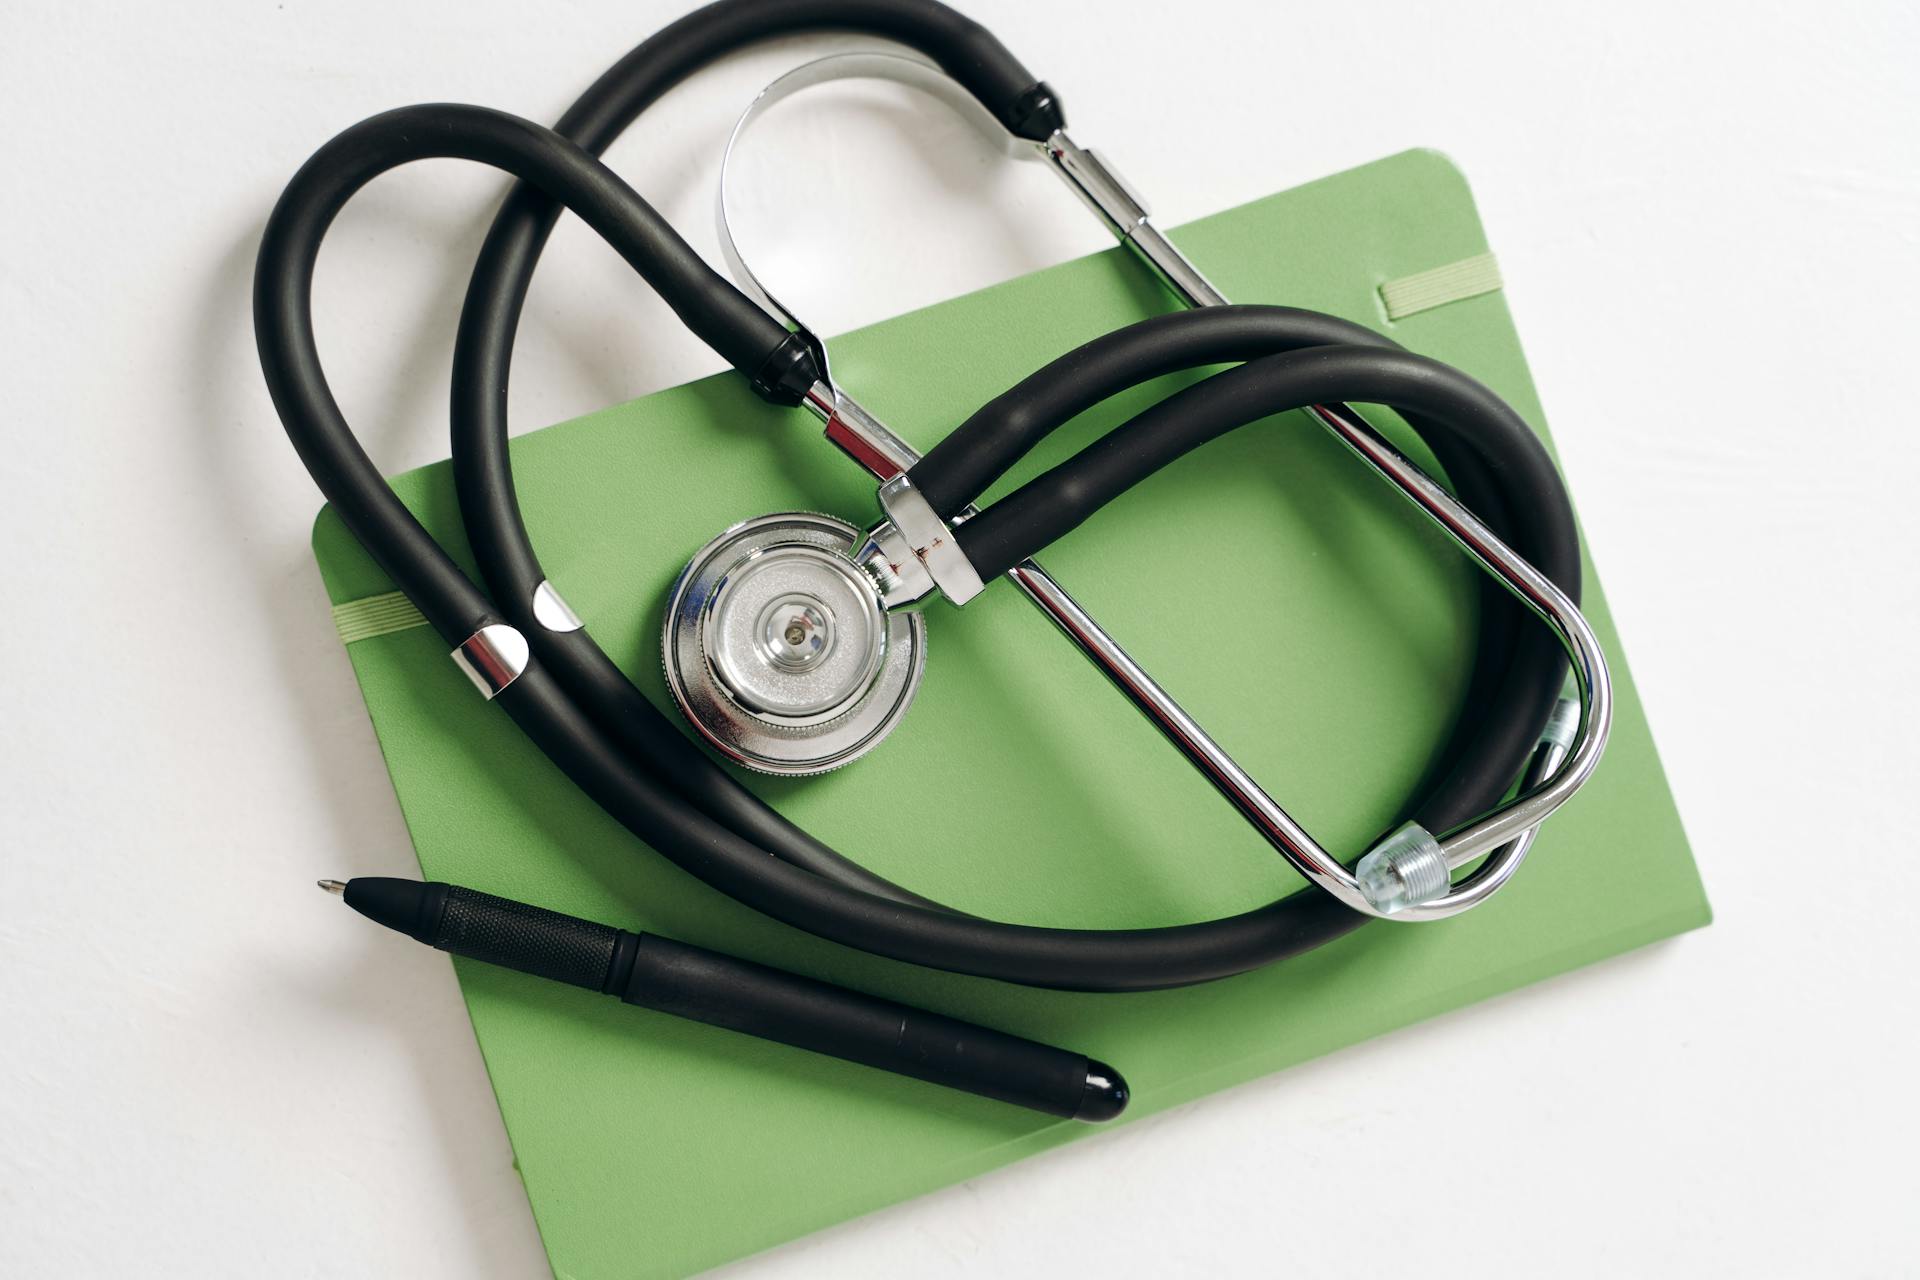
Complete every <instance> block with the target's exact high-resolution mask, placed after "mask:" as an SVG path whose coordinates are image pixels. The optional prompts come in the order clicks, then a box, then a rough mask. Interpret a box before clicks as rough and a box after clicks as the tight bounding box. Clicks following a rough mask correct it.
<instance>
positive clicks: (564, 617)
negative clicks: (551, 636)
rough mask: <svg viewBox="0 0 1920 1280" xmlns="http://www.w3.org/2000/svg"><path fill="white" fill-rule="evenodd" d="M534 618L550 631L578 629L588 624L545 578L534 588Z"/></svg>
mask: <svg viewBox="0 0 1920 1280" xmlns="http://www.w3.org/2000/svg"><path fill="white" fill-rule="evenodd" d="M533 620H534V621H535V622H538V623H539V624H540V625H541V626H543V627H545V628H546V629H547V630H549V631H562V632H565V631H578V630H579V629H580V628H581V627H583V626H585V625H586V624H585V623H583V622H581V621H580V615H579V614H577V613H575V612H574V611H573V607H572V606H571V605H569V604H568V603H567V602H566V601H565V600H563V599H561V597H560V593H559V592H558V591H555V590H554V589H553V584H552V583H551V582H548V581H546V580H545V579H544V578H543V579H541V582H540V585H539V586H537V587H535V588H534V589H533Z"/></svg>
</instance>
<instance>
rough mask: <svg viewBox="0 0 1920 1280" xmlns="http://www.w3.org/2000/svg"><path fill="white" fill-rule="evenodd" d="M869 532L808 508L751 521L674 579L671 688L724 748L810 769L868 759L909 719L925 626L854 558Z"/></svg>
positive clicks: (738, 755) (785, 768) (776, 766)
mask: <svg viewBox="0 0 1920 1280" xmlns="http://www.w3.org/2000/svg"><path fill="white" fill-rule="evenodd" d="M860 538H861V531H860V530H859V529H857V528H855V527H854V526H853V525H850V524H848V523H846V522H845V521H843V520H837V519H835V518H833V517H832V516H824V515H817V514H814V513H811V512H785V513H781V514H777V515H769V516H761V517H758V518H756V519H753V520H747V521H743V522H742V523H740V524H736V525H734V526H732V527H731V528H729V529H727V530H726V531H725V532H724V533H722V534H721V535H720V536H719V537H717V538H715V539H713V540H712V541H711V542H709V543H707V544H706V545H705V546H704V547H702V548H700V550H699V551H697V552H695V553H694V555H693V558H692V559H691V560H689V561H688V562H687V567H686V568H685V569H683V570H681V572H680V576H679V578H678V579H676V580H675V582H674V585H673V590H672V592H671V593H670V594H669V597H668V601H667V608H666V614H665V618H664V620H663V622H662V626H661V636H660V653H661V665H662V667H663V669H664V671H665V673H666V681H667V689H668V692H669V693H670V694H671V695H672V697H673V700H674V703H675V705H677V706H678V707H679V709H680V712H681V714H682V715H683V716H685V717H686V719H687V722H688V723H689V724H691V725H692V726H693V727H694V729H695V730H696V731H698V732H699V734H700V736H701V737H702V738H704V739H705V740H706V741H707V742H708V743H709V744H710V745H712V746H713V747H714V748H715V749H716V750H718V751H719V752H720V753H721V754H723V755H724V756H726V757H727V758H728V759H730V760H732V761H734V762H735V763H737V764H740V765H744V766H745V767H747V768H749V769H752V770H755V771H757V772H760V773H769V774H778V775H785V776H805V775H809V774H818V773H826V772H828V771H829V770H833V769H837V768H839V767H841V766H842V765H845V764H849V763H851V762H852V761H854V760H857V759H859V758H860V757H861V756H863V755H865V754H866V753H867V752H869V751H871V750H872V749H873V748H874V747H876V746H878V745H879V744H880V742H881V741H882V740H883V739H884V738H885V737H886V736H887V734H888V733H890V732H892V730H893V728H894V726H895V725H896V724H898V723H899V722H900V719H901V717H903V716H904V715H905V714H906V711H907V707H908V706H909V705H910V704H911V703H912V701H913V696H914V694H915V692H917V691H918V689H919V687H920V678H921V675H922V672H923V671H924V669H925V666H926V623H925V621H924V619H923V618H922V617H921V616H920V615H919V614H917V613H906V612H897V611H896V612H892V613H889V612H887V611H886V610H885V609H884V607H883V606H882V604H881V601H880V595H879V589H878V587H877V585H876V584H875V583H873V581H872V580H871V579H870V578H868V577H867V575H866V574H865V573H863V572H862V571H861V570H860V569H859V568H858V567H857V566H856V565H855V564H854V562H853V560H852V558H851V557H850V554H849V553H850V552H852V551H853V549H854V548H855V547H856V546H857V545H858V543H859V541H860Z"/></svg>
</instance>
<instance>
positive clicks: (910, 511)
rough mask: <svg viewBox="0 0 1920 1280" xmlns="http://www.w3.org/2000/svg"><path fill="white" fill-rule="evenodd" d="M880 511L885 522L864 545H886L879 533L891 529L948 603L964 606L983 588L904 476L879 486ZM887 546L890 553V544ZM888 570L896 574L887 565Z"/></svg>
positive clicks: (949, 533) (944, 528) (943, 523)
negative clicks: (888, 527) (886, 528)
mask: <svg viewBox="0 0 1920 1280" xmlns="http://www.w3.org/2000/svg"><path fill="white" fill-rule="evenodd" d="M880 509H881V510H882V511H884V512H886V513H887V519H886V522H885V523H884V524H883V525H880V526H876V527H875V528H874V529H873V530H872V531H871V532H869V533H868V535H867V541H868V542H871V543H874V544H875V545H879V544H880V543H881V542H884V541H888V540H887V539H886V536H885V535H884V534H883V533H882V529H883V528H885V526H886V525H891V526H892V528H893V530H894V531H895V533H896V534H897V536H898V537H899V538H900V540H901V542H902V543H903V544H904V546H905V548H906V550H907V551H908V553H909V554H911V555H912V557H913V559H915V560H916V561H918V562H919V564H920V566H921V569H922V571H923V572H924V574H925V576H926V578H927V579H928V580H929V581H930V582H931V584H932V586H933V587H934V588H936V589H938V591H939V592H940V594H941V595H943V596H945V597H946V598H947V600H948V602H949V603H952V604H956V605H961V604H965V603H967V601H969V600H971V599H973V598H974V597H975V596H977V595H979V594H980V591H981V588H982V585H983V584H982V583H981V581H980V574H979V572H978V571H977V570H976V569H975V568H974V567H973V561H971V560H969V559H967V553H966V552H965V551H962V550H961V549H960V544H959V542H958V541H956V540H955V538H954V536H953V529H952V528H951V527H949V526H948V524H947V522H946V521H945V520H942V519H941V518H940V513H939V512H937V511H935V510H934V509H933V504H932V503H930V502H928V501H927V498H926V495H925V494H923V493H921V492H920V490H918V489H916V488H915V487H914V484H913V481H912V480H910V479H909V478H908V477H907V473H906V472H904V471H902V472H901V473H900V474H899V475H897V476H895V477H893V479H891V480H889V481H887V482H886V483H885V484H883V485H881V486H880ZM888 545H889V549H890V553H892V551H893V548H892V544H891V543H890V542H889V543H888ZM888 567H889V569H891V570H892V571H893V572H894V573H896V574H898V572H899V570H898V569H897V568H895V566H894V564H893V563H892V562H891V561H890V562H889V565H888ZM883 595H884V589H883ZM903 603H904V602H903ZM888 607H889V608H891V607H894V606H892V605H891V604H889V606H888Z"/></svg>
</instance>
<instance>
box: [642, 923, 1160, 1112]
mask: <svg viewBox="0 0 1920 1280" xmlns="http://www.w3.org/2000/svg"><path fill="white" fill-rule="evenodd" d="M633 952H634V955H633V969H632V976H631V977H630V978H629V979H628V981H627V983H626V990H625V991H624V992H623V993H622V995H621V997H620V998H621V999H622V1000H625V1001H626V1002H627V1003H628V1004H637V1005H640V1006H642V1007H643V1008H648V1009H657V1010H659V1011H660V1012H662V1013H670V1014H673V1015H675V1016H676V1017H681V1018H688V1019H691V1020H693V1021H695V1022H705V1023H707V1024H709V1025H711V1026H716V1027H725V1028H727V1029H728V1030H730V1031H739V1032H743V1033H745V1034H747V1035H750V1036H757V1037H759V1038H760V1039H762V1040H774V1041H778V1042H779V1043H781V1044H787V1045H793V1046H794V1047H796V1048H800V1049H809V1050H812V1051H813V1052H814V1053H822V1054H827V1055H830V1056H832V1057H835V1058H841V1059H844V1060H845V1061H848V1062H858V1063H862V1064H864V1065H866V1066H869V1067H878V1068H880V1069H881V1070H882V1071H891V1072H894V1073H895V1074H896V1075H903V1076H912V1077H914V1078H916V1079H920V1080H927V1081H931V1082H932V1083H934V1084H939V1085H945V1086H946V1087H947V1088H949V1089H960V1090H964V1091H965V1092H967V1093H976V1094H980V1095H982V1096H983V1097H988V1098H997V1099H999V1100H1000V1101H1001V1102H1010V1103H1012V1104H1014V1105H1015V1106H1021V1107H1028V1108H1031V1109H1032V1110H1035V1111H1043V1112H1046V1113H1047V1114H1049V1115H1056V1116H1067V1117H1071V1118H1078V1119H1082V1120H1108V1119H1111V1118H1112V1117H1113V1116H1115V1115H1118V1114H1119V1111H1120V1108H1121V1107H1123V1106H1124V1105H1125V1103H1126V1085H1125V1082H1124V1081H1122V1080H1121V1079H1120V1077H1119V1075H1118V1074H1117V1073H1116V1072H1114V1071H1113V1069H1112V1068H1111V1067H1108V1066H1106V1065H1105V1064H1103V1063H1099V1062H1095V1061H1092V1060H1090V1059H1088V1058H1087V1057H1086V1056H1085V1055H1084V1054H1078V1053H1071V1052H1069V1051H1067V1050H1065V1049H1055V1048H1052V1047H1051V1046H1048V1045H1044V1044H1039V1043H1036V1042H1035V1041H1032V1040H1025V1039H1022V1038H1021V1037H1019V1036H1014V1035H1008V1034H1007V1033H1006V1032H1004V1031H995V1030H993V1029H991V1028H989V1027H982V1026H978V1025H975V1024H974V1023H970V1022H962V1021H960V1020H959V1019H957V1018H949V1017H946V1016H944V1015H942V1014H937V1013H928V1012H927V1011H925V1010H923V1009H914V1008H910V1007H909V1006H907V1005H903V1004H896V1003H895V1002H893V1001H891V1000H883V999H880V998H879V997H877V996H870V995H865V994H863V993H861V992H858V991H851V990H848V989H847V988H845V987H837V986H832V985H830V984H828V983H825V982H817V981H815V980H814V979H812V978H803V977H801V976H799V975H798V974H792V973H787V972H785V971H783V970H780V969H772V968H769V967H767V966H766V965H761V964H755V963H753V962H752V961H750V960H741V959H737V958H735V957H733V956H726V955H720V954H718V953H716V952H712V951H708V950H705V949H704V948H701V947H694V946H688V945H687V944H686V943H682V942H674V941H672V940H671V939H668V938H661V937H656V936H654V935H652V934H642V935H639V937H638V939H637V945H636V946H635V947H634V948H633Z"/></svg>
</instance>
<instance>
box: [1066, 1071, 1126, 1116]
mask: <svg viewBox="0 0 1920 1280" xmlns="http://www.w3.org/2000/svg"><path fill="white" fill-rule="evenodd" d="M1132 1098H1133V1091H1132V1090H1131V1089H1129V1088H1128V1087H1127V1080H1126V1077H1125V1076H1123V1075H1121V1074H1120V1073H1119V1072H1118V1071H1115V1070H1114V1069H1113V1068H1112V1067H1110V1066H1108V1065H1107V1064H1106V1063H1104V1062H1101V1061H1100V1060H1099V1059H1097V1058H1088V1059H1087V1086H1086V1090H1085V1091H1084V1092H1083V1093H1082V1094H1081V1095H1080V1109H1079V1110H1078V1111H1075V1112H1074V1113H1073V1118H1074V1119H1075V1120H1085V1121H1089V1122H1091V1123H1093V1124H1099V1123H1101V1122H1102V1121H1105V1120H1111V1119H1113V1118H1114V1117H1115V1116H1117V1115H1119V1114H1120V1113H1121V1112H1122V1111H1125V1110H1126V1109H1127V1103H1128V1102H1130V1101H1131V1100H1132Z"/></svg>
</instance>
